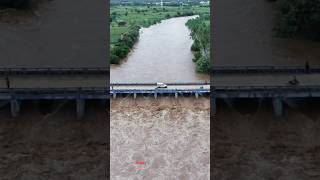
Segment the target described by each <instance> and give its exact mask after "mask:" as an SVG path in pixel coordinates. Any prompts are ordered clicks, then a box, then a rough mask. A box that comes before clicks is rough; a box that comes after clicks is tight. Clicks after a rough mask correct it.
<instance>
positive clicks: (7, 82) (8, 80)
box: [5, 76, 10, 89]
mask: <svg viewBox="0 0 320 180" xmlns="http://www.w3.org/2000/svg"><path fill="white" fill-rule="evenodd" d="M5 79H6V85H7V88H8V89H9V88H10V79H9V77H8V76H6V77H5Z"/></svg>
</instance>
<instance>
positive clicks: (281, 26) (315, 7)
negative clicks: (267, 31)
mask: <svg viewBox="0 0 320 180" xmlns="http://www.w3.org/2000/svg"><path fill="white" fill-rule="evenodd" d="M276 1H277V2H276V3H277V6H276V7H277V24H276V27H275V30H276V32H277V33H278V35H280V36H286V37H296V36H304V37H307V38H311V39H317V40H320V0H276Z"/></svg>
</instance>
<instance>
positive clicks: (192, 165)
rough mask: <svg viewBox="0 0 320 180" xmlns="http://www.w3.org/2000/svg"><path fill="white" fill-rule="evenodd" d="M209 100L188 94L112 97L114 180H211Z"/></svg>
mask: <svg viewBox="0 0 320 180" xmlns="http://www.w3.org/2000/svg"><path fill="white" fill-rule="evenodd" d="M209 104H210V103H209V98H200V99H198V100H195V99H194V98H189V97H185V98H183V97H181V98H178V99H174V98H172V97H161V98H158V99H156V100H155V99H153V98H151V97H138V99H137V100H134V99H132V98H124V99H121V98H119V99H116V100H112V101H111V107H112V108H111V112H110V117H111V122H110V128H111V141H110V142H111V149H110V156H111V160H110V164H111V171H110V172H111V179H114V180H138V179H159V180H160V179H161V180H162V179H168V180H169V179H170V180H171V179H179V180H187V179H190V180H191V179H193V180H208V179H209V165H210V162H209V159H210V158H209V156H210V155H209V146H210V136H209V135H210V130H209V128H210V115H209V110H210V105H209ZM137 161H144V162H145V163H146V164H145V165H139V164H138V165H137V164H135V162H137ZM138 168H144V170H140V171H139V170H138Z"/></svg>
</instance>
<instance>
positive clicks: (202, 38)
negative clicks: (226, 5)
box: [186, 13, 210, 74]
mask: <svg viewBox="0 0 320 180" xmlns="http://www.w3.org/2000/svg"><path fill="white" fill-rule="evenodd" d="M186 25H187V26H188V27H189V28H190V30H191V34H190V35H191V37H192V39H193V40H194V42H193V44H192V46H191V50H192V51H193V53H194V58H193V59H192V60H193V62H195V63H196V71H197V72H199V73H207V74H208V73H209V71H210V13H207V14H200V16H199V17H197V18H195V19H190V20H189V21H188V22H187V23H186Z"/></svg>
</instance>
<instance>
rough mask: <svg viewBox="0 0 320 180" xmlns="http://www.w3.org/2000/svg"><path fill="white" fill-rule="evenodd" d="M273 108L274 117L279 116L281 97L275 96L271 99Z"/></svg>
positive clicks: (281, 110)
mask: <svg viewBox="0 0 320 180" xmlns="http://www.w3.org/2000/svg"><path fill="white" fill-rule="evenodd" d="M272 104H273V109H274V113H275V115H276V117H281V116H282V115H283V102H282V99H281V98H279V97H277V98H273V99H272Z"/></svg>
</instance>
